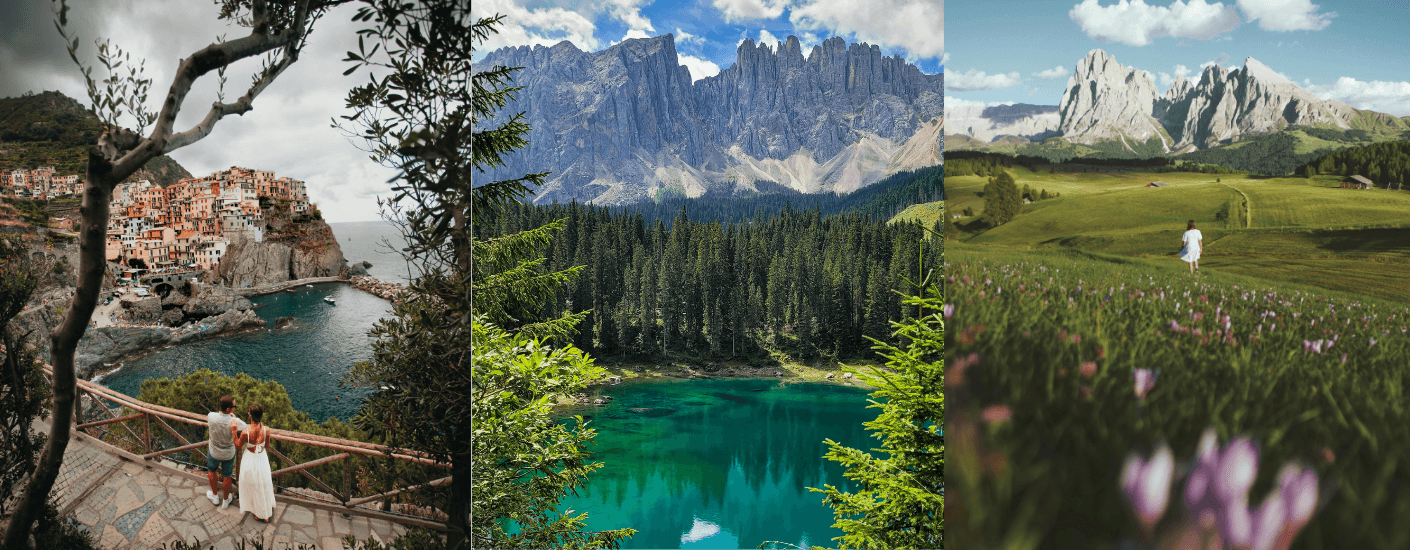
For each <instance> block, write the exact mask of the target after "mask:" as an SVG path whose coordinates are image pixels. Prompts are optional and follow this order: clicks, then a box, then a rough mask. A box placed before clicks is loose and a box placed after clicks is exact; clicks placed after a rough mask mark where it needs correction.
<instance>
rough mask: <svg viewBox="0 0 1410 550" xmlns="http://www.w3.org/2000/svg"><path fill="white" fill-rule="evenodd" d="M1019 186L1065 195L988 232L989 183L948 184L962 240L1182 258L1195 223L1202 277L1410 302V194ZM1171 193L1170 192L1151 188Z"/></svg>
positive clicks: (1180, 176)
mask: <svg viewBox="0 0 1410 550" xmlns="http://www.w3.org/2000/svg"><path fill="white" fill-rule="evenodd" d="M1012 172H1013V173H1014V175H1015V177H1016V179H1017V180H1018V185H1019V186H1020V187H1022V186H1024V185H1028V186H1030V187H1033V188H1034V189H1046V190H1048V191H1049V192H1050V193H1051V192H1057V193H1061V194H1062V196H1061V197H1059V198H1057V199H1049V200H1040V201H1038V202H1035V203H1033V204H1028V205H1025V206H1024V208H1023V213H1022V214H1021V215H1019V216H1018V218H1016V219H1014V220H1012V221H1010V222H1009V223H1006V224H1004V225H1002V226H999V227H992V228H990V227H984V226H983V225H982V224H980V223H979V222H978V215H979V214H982V213H983V209H984V204H983V198H982V197H981V196H980V195H981V194H982V191H983V188H984V184H985V183H986V182H987V178H982V177H978V176H961V177H950V178H947V180H946V182H945V183H946V192H947V194H948V197H949V204H948V207H949V208H950V209H951V211H952V212H962V211H963V210H964V209H965V208H970V209H972V210H973V212H974V213H975V214H976V216H972V217H969V218H962V219H961V220H959V228H960V230H961V236H960V239H961V240H962V241H964V242H966V243H969V244H974V245H984V246H991V247H1001V248H1021V249H1041V248H1075V249H1081V250H1087V251H1093V252H1102V253H1109V254H1120V255H1126V256H1134V257H1140V258H1151V259H1157V258H1158V259H1163V260H1167V261H1170V262H1172V263H1173V264H1174V265H1177V266H1181V267H1183V266H1184V264H1183V263H1180V262H1179V260H1178V259H1177V258H1176V252H1177V251H1178V250H1179V248H1180V245H1181V243H1180V236H1181V235H1182V234H1183V232H1184V230H1185V222H1186V221H1187V220H1190V219H1194V220H1195V221H1196V224H1197V226H1198V227H1199V228H1200V230H1201V231H1202V232H1203V233H1204V238H1205V250H1204V252H1203V258H1202V260H1201V267H1204V268H1208V269H1213V270H1216V271H1223V272H1228V273H1237V274H1242V275H1249V276H1255V277H1261V278H1265V279H1267V280H1269V281H1274V282H1276V281H1288V282H1298V283H1303V284H1311V285H1315V286H1319V287H1322V288H1326V289H1333V290H1343V291H1352V292H1358V293H1360V294H1363V295H1366V296H1377V297H1382V298H1390V299H1400V300H1405V301H1410V277H1407V276H1404V274H1407V273H1410V191H1393V190H1386V189H1367V190H1355V189H1342V188H1340V187H1339V185H1338V182H1339V181H1340V180H1341V178H1340V177H1337V176H1319V177H1316V178H1311V179H1305V178H1256V177H1246V176H1234V175H1210V174H1195V173H1165V174H1157V173H1150V172H1141V171H1138V170H1123V169H1110V170H1106V169H1103V171H1101V172H1083V173H1062V172H1059V173H1056V174H1052V173H1047V172H1041V171H1040V172H1037V173H1034V172H1032V171H1029V170H1026V169H1023V168H1016V169H1013V170H1012ZM1152 181H1162V182H1166V183H1168V184H1169V186H1168V187H1156V188H1152V187H1146V184H1147V183H1149V182H1152Z"/></svg>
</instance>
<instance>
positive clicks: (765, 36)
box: [759, 29, 782, 50]
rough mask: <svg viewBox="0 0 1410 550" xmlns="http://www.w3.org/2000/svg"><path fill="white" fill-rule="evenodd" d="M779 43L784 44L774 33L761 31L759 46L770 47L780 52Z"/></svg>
mask: <svg viewBox="0 0 1410 550" xmlns="http://www.w3.org/2000/svg"><path fill="white" fill-rule="evenodd" d="M779 42H782V40H779V39H778V37H777V36H774V35H773V33H771V32H769V31H767V30H764V29H759V44H762V45H765V46H768V47H769V48H771V49H773V50H778V49H779V47H778V43H779Z"/></svg>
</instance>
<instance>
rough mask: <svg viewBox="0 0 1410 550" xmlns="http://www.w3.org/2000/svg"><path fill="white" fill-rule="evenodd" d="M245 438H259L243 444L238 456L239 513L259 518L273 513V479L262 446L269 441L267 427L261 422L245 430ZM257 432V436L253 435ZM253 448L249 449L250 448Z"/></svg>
mask: <svg viewBox="0 0 1410 550" xmlns="http://www.w3.org/2000/svg"><path fill="white" fill-rule="evenodd" d="M245 434H246V437H247V440H250V441H253V440H254V439H259V440H260V442H259V443H258V444H254V445H251V444H249V443H246V444H245V446H244V447H245V452H244V454H243V455H242V456H241V457H240V513H242V514H243V513H245V512H251V513H253V514H254V515H255V517H257V518H259V519H264V520H267V519H269V517H270V516H272V515H274V480H273V479H272V478H271V477H270V475H269V472H270V470H269V455H268V454H266V453H265V452H264V446H265V444H266V443H268V441H269V428H266V427H265V426H264V425H263V424H261V425H259V426H250V428H249V429H248V430H245ZM256 434H258V438H256V437H254V436H255V435H256ZM251 448H254V449H255V450H253V451H251V450H250V449H251Z"/></svg>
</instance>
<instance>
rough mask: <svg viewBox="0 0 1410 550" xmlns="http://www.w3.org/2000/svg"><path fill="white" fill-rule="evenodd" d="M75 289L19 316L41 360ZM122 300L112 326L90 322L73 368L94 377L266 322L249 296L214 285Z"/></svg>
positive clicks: (47, 297)
mask: <svg viewBox="0 0 1410 550" xmlns="http://www.w3.org/2000/svg"><path fill="white" fill-rule="evenodd" d="M107 290H108V289H105V290H104V291H105V292H107ZM71 291H72V289H70V288H58V289H52V290H49V291H47V292H44V293H41V294H38V295H36V296H35V297H34V299H32V300H31V302H30V304H29V305H28V307H26V308H25V310H24V311H23V312H21V313H20V314H19V315H17V316H16V317H15V319H14V323H15V325H16V328H19V329H20V330H23V331H30V334H31V337H30V339H29V344H30V345H32V346H33V347H34V348H35V351H36V352H37V353H38V356H39V359H40V360H42V361H45V362H49V361H50V355H49V345H50V340H49V338H48V337H47V336H48V334H49V331H50V330H51V329H53V328H54V327H55V326H57V325H58V324H59V323H60V322H61V321H62V320H63V318H64V310H65V308H67V307H68V305H69V303H70V300H71V296H70V293H71ZM118 301H119V303H118V304H117V306H116V307H115V308H114V311H113V313H112V315H113V320H112V321H111V322H112V323H113V326H102V327H90V328H88V329H87V330H86V331H85V332H84V333H83V337H82V338H80V339H79V341H78V348H77V349H76V350H75V352H74V368H75V373H76V374H77V375H78V376H79V377H80V378H83V379H92V378H93V377H94V376H97V375H99V374H102V373H104V372H110V371H112V370H114V369H116V368H117V367H118V363H120V362H122V361H125V360H130V359H134V358H137V357H141V356H143V355H146V354H148V353H151V352H153V351H156V350H158V349H161V348H163V347H165V346H168V345H172V344H181V343H185V342H190V341H192V340H196V339H200V338H207V337H211V336H217V335H223V334H230V333H235V332H242V331H245V330H250V329H255V328H265V327H266V326H267V323H265V322H264V320H263V319H260V318H259V316H258V315H256V314H255V311H254V304H252V303H251V302H250V301H249V300H246V299H245V298H243V297H241V296H238V295H236V294H235V293H234V292H232V291H231V290H230V289H228V288H224V287H220V286H215V285H202V284H199V283H191V284H189V285H182V287H181V288H180V289H175V290H172V291H171V292H170V293H169V294H168V295H167V296H166V297H158V296H148V297H146V298H141V299H133V298H131V297H125V298H119V299H118ZM105 321H107V320H106V319H105ZM34 335H40V336H38V337H36V336H34Z"/></svg>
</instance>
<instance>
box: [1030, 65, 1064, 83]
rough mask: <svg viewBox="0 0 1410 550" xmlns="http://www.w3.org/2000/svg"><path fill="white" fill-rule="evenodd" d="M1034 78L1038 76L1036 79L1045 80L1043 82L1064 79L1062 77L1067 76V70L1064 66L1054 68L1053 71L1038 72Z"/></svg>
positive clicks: (1034, 74)
mask: <svg viewBox="0 0 1410 550" xmlns="http://www.w3.org/2000/svg"><path fill="white" fill-rule="evenodd" d="M1033 76H1036V77H1038V78H1041V79H1043V80H1052V79H1054V78H1062V77H1064V76H1067V69H1066V68H1064V67H1063V66H1062V65H1058V66H1056V67H1053V68H1051V69H1048V70H1046V71H1038V72H1036V73H1033Z"/></svg>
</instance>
